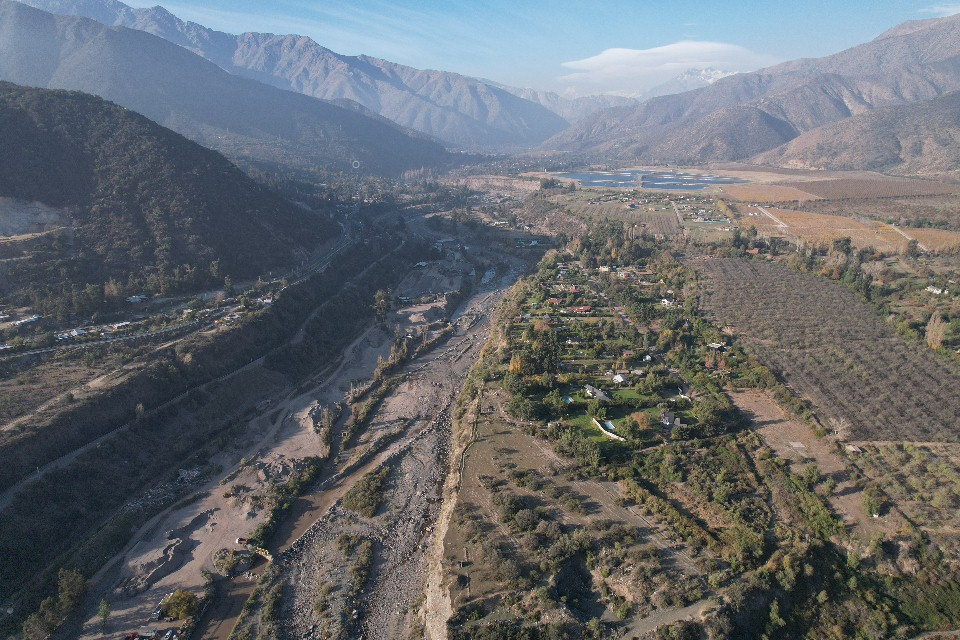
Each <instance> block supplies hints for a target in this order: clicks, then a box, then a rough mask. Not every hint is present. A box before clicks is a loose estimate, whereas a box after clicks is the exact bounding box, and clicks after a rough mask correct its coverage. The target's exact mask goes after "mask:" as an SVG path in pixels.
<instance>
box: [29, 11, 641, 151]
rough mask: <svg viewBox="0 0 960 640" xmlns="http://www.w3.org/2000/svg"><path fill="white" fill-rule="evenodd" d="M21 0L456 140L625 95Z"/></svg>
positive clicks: (519, 142) (516, 141)
mask: <svg viewBox="0 0 960 640" xmlns="http://www.w3.org/2000/svg"><path fill="white" fill-rule="evenodd" d="M26 4H29V5H32V6H34V7H36V8H39V9H42V10H44V11H49V12H51V13H55V14H62V15H78V16H84V17H88V18H91V19H93V20H96V21H98V22H100V23H103V24H106V25H110V26H123V27H129V28H132V29H137V30H141V31H146V32H149V33H152V34H154V35H156V36H159V37H161V38H164V39H166V40H168V41H170V42H173V43H175V44H178V45H180V46H182V47H184V48H186V49H188V50H190V51H192V52H194V53H196V54H198V55H200V56H203V57H204V58H206V59H208V60H210V61H212V62H214V63H215V64H217V65H218V66H220V67H221V68H223V69H225V70H227V71H229V72H231V73H234V74H237V75H240V76H243V77H247V78H251V79H254V80H258V81H260V82H264V83H266V84H270V85H272V86H275V87H279V88H282V89H287V90H290V91H296V92H298V93H302V94H305V95H309V96H312V97H315V98H321V99H325V100H337V99H347V100H352V101H354V102H357V103H359V104H361V105H363V106H364V107H366V108H367V109H369V110H370V111H372V112H374V113H377V114H379V115H381V116H383V117H385V118H387V119H389V120H392V121H393V122H396V123H398V124H400V125H402V126H404V127H408V128H410V129H414V130H416V131H420V132H422V133H425V134H427V135H429V136H431V137H434V138H437V139H440V140H442V141H443V142H445V143H447V144H449V145H452V146H457V147H461V148H463V147H465V148H470V149H483V150H491V149H497V150H501V149H504V148H523V147H530V146H532V145H535V144H538V143H540V142H542V141H544V140H546V139H547V138H548V137H550V136H551V135H554V134H555V133H557V132H559V131H562V130H563V129H565V128H566V127H567V125H568V124H569V123H568V121H567V120H566V119H565V118H571V119H574V118H577V117H580V116H582V115H585V114H587V113H590V112H591V111H592V110H596V109H599V108H601V107H604V106H608V105H609V104H611V102H610V101H612V102H613V103H617V102H618V101H619V100H622V99H617V98H611V99H610V101H604V100H603V99H600V100H591V99H584V100H565V99H563V98H560V97H559V96H556V97H552V96H551V97H550V98H546V100H547V102H549V104H550V106H545V104H544V103H543V102H541V101H539V100H530V99H528V98H527V97H526V96H525V95H524V90H520V89H508V88H506V87H504V86H501V85H497V84H496V83H491V82H485V81H483V80H478V79H476V78H470V77H467V76H463V75H459V74H456V73H450V72H445V71H431V70H421V69H415V68H413V67H408V66H404V65H400V64H396V63H393V62H390V61H387V60H381V59H379V58H373V57H370V56H363V55H361V56H346V55H341V54H338V53H335V52H333V51H330V50H329V49H327V48H325V47H323V46H321V45H319V44H317V43H316V42H314V41H313V40H311V39H310V38H307V37H305V36H297V35H274V34H269V33H244V34H241V35H232V34H227V33H223V32H220V31H215V30H213V29H208V28H206V27H204V26H202V25H199V24H196V23H194V22H187V21H183V20H180V19H179V18H177V17H176V16H174V15H173V14H171V13H170V12H168V11H166V10H165V9H163V8H162V7H152V8H148V9H139V8H132V7H129V6H127V5H125V4H123V3H121V2H117V1H116V0H27V2H26ZM551 107H553V108H551ZM559 112H562V113H563V114H566V115H563V116H561V115H558V113H559Z"/></svg>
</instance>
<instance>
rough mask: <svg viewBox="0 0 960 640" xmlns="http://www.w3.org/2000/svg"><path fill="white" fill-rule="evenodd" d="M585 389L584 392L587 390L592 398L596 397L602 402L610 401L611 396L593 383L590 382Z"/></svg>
mask: <svg viewBox="0 0 960 640" xmlns="http://www.w3.org/2000/svg"><path fill="white" fill-rule="evenodd" d="M583 390H584V392H585V393H586V394H587V395H588V396H590V397H591V398H596V399H597V400H600V401H601V402H610V396H608V395H607V394H605V393H604V392H603V391H601V390H600V389H597V388H596V387H594V386H593V385H589V384H587V385H584V387H583Z"/></svg>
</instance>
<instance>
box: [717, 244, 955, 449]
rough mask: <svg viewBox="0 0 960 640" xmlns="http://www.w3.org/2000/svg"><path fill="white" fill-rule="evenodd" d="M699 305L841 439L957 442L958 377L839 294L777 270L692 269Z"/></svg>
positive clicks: (826, 284)
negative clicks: (700, 287) (697, 276)
mask: <svg viewBox="0 0 960 640" xmlns="http://www.w3.org/2000/svg"><path fill="white" fill-rule="evenodd" d="M699 270H700V272H701V274H702V276H703V281H704V289H705V291H704V296H703V304H704V307H705V309H706V310H707V311H708V312H709V313H710V315H711V317H712V318H713V319H714V321H715V322H717V323H718V324H720V325H722V326H725V327H726V328H727V330H728V331H730V332H732V333H733V334H735V335H738V336H741V337H742V338H744V339H745V340H746V341H747V344H748V345H749V346H750V349H751V350H752V351H753V352H754V353H755V354H756V355H757V356H758V357H759V359H760V360H761V361H762V362H764V363H765V364H767V365H768V366H770V367H771V368H772V369H774V370H775V371H776V372H777V373H778V374H780V375H781V376H782V377H783V379H784V380H785V381H786V382H787V383H788V384H789V385H790V386H791V387H793V388H794V389H795V390H796V391H798V392H799V393H800V394H801V395H803V396H805V397H807V398H809V399H810V400H811V401H812V403H813V406H814V408H815V410H816V412H817V413H818V414H819V415H820V416H821V417H822V418H823V419H824V421H825V422H828V424H830V425H832V427H833V428H834V430H836V431H838V432H839V433H840V435H841V437H843V438H846V439H854V440H906V441H934V442H958V441H960V432H958V431H957V430H956V428H955V426H956V420H957V416H958V415H960V394H957V392H956V390H957V389H958V388H960V374H958V372H957V369H956V367H955V366H954V365H952V364H950V363H948V362H947V361H945V360H944V359H942V357H941V356H939V355H937V354H935V353H932V352H930V351H929V350H924V349H923V348H922V347H920V346H919V345H913V344H909V343H907V342H906V341H905V339H904V338H903V337H901V336H899V335H897V334H896V333H895V332H894V331H893V330H892V328H891V327H889V326H888V325H887V324H886V323H885V322H884V321H883V319H882V318H881V317H880V316H879V315H878V314H877V313H876V312H875V311H874V310H873V309H872V308H871V307H869V306H868V305H866V304H865V303H863V302H861V301H860V300H859V299H858V298H857V296H856V294H855V293H854V292H853V291H851V290H850V289H847V288H845V287H843V286H840V285H838V284H835V283H832V282H830V281H828V280H826V279H823V278H818V277H816V276H814V275H811V274H805V273H800V272H798V271H794V270H792V269H788V268H786V267H783V266H781V265H778V264H772V263H766V262H761V261H750V260H745V259H709V260H706V261H703V262H701V263H700V264H699Z"/></svg>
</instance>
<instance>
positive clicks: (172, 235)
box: [0, 82, 338, 307]
mask: <svg viewBox="0 0 960 640" xmlns="http://www.w3.org/2000/svg"><path fill="white" fill-rule="evenodd" d="M0 140H3V145H4V153H3V154H0V197H5V198H9V199H12V200H13V201H15V202H20V203H36V202H39V203H43V204H44V205H48V206H49V207H56V208H59V209H60V210H61V211H62V216H63V218H64V220H62V222H61V224H62V226H64V227H65V228H66V229H67V232H66V235H64V234H63V233H56V232H54V233H51V234H49V235H42V236H40V237H38V238H33V239H30V238H27V239H24V240H22V241H21V242H20V243H17V242H14V243H7V244H5V245H4V251H5V252H7V253H8V254H9V253H10V252H11V251H15V250H16V251H21V252H22V254H19V253H18V254H17V255H13V254H10V255H4V257H5V258H8V259H7V260H4V262H5V264H4V265H3V269H4V272H3V277H0V290H2V291H3V292H5V293H7V294H11V293H12V294H15V295H16V294H21V295H26V292H32V294H31V295H32V298H33V299H31V300H30V303H32V304H34V305H37V304H39V305H41V306H42V307H49V306H50V305H51V304H54V303H55V302H56V301H57V300H61V301H62V300H64V296H66V298H67V299H69V298H70V297H71V295H72V294H71V292H76V291H77V290H78V289H79V290H80V291H83V289H84V286H85V285H87V284H102V283H106V282H107V281H108V280H111V279H113V280H115V281H116V282H118V283H119V286H120V287H125V286H127V284H128V282H129V283H131V285H132V286H134V287H138V288H139V287H147V288H148V289H150V290H155V291H161V290H191V289H194V290H195V289H197V288H200V287H208V286H216V285H222V284H223V279H224V277H225V276H230V277H232V278H234V279H237V280H239V279H246V278H254V277H256V276H258V275H260V274H264V273H267V272H268V271H270V270H282V269H288V268H290V267H292V266H294V265H295V264H296V263H297V261H298V260H300V259H302V258H303V257H304V256H306V255H308V254H309V252H310V251H312V250H313V249H314V248H315V247H316V246H317V245H318V244H320V243H321V242H323V241H325V240H327V239H330V238H333V237H335V236H336V234H337V232H338V229H337V225H336V224H335V223H333V222H332V220H330V219H329V218H328V217H327V216H325V215H321V214H318V213H314V212H311V211H307V210H305V209H302V208H300V207H298V206H296V205H294V204H291V203H289V202H287V201H286V200H284V199H283V198H281V197H280V196H278V195H276V194H274V193H273V192H271V191H269V190H268V189H266V188H265V187H263V186H261V185H260V184H258V183H256V182H254V181H253V180H252V179H251V178H249V177H248V176H247V175H246V174H245V173H243V172H242V171H240V170H239V169H238V168H237V167H236V166H234V165H233V164H231V163H230V162H228V161H227V160H226V159H225V158H224V157H223V156H221V155H220V154H219V153H217V152H215V151H211V150H209V149H206V148H204V147H201V146H200V145H198V144H196V143H194V142H191V141H190V140H187V139H186V138H184V137H183V136H181V135H179V134H177V133H174V132H173V131H170V130H169V129H166V128H164V127H161V126H160V125H158V124H156V123H155V122H153V121H151V120H149V119H147V118H145V117H144V116H141V115H139V114H137V113H134V112H132V111H130V110H129V109H125V108H123V107H119V106H117V105H115V104H111V103H109V102H106V101H105V100H102V99H100V98H97V97H95V96H92V95H89V94H85V93H81V92H68V91H54V90H48V89H36V88H28V87H22V86H19V85H15V84H11V83H8V82H0ZM7 205H9V202H8V203H7ZM7 213H8V211H6V210H5V211H3V212H2V215H6V214H7ZM74 297H75V296H74Z"/></svg>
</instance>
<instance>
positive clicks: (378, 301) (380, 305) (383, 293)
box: [373, 289, 392, 323]
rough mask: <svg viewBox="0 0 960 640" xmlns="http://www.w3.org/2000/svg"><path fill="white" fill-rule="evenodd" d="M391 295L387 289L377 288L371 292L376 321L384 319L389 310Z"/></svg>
mask: <svg viewBox="0 0 960 640" xmlns="http://www.w3.org/2000/svg"><path fill="white" fill-rule="evenodd" d="M391 297H392V294H391V292H390V290H389V289H379V290H377V292H376V293H375V294H373V312H374V313H375V314H376V315H377V322H381V323H382V322H384V321H386V319H387V313H389V312H390V298H391Z"/></svg>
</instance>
